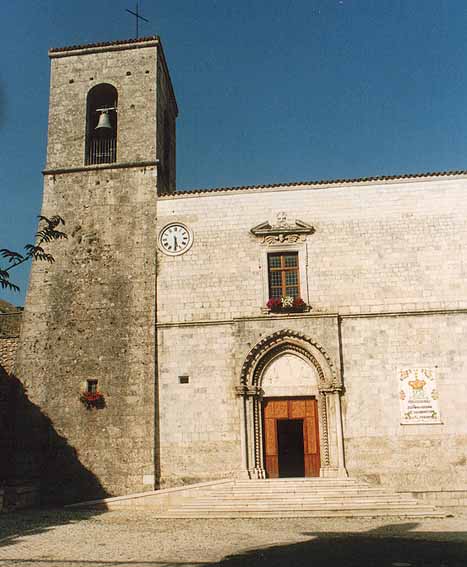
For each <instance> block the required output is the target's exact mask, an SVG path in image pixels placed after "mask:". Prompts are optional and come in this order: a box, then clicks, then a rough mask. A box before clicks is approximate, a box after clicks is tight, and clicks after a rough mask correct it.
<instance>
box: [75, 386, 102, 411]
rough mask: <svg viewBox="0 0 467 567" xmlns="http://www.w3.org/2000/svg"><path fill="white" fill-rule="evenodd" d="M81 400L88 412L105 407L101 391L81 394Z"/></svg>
mask: <svg viewBox="0 0 467 567" xmlns="http://www.w3.org/2000/svg"><path fill="white" fill-rule="evenodd" d="M79 399H80V400H81V402H82V403H83V404H84V406H85V407H86V409H88V410H90V409H102V408H104V407H105V398H104V394H103V393H102V392H99V390H95V391H85V392H81V394H80V397H79Z"/></svg>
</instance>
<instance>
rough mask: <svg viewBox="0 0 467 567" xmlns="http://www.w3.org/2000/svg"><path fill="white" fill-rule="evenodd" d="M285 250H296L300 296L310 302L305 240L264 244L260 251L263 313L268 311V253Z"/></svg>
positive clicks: (283, 251) (284, 251)
mask: <svg viewBox="0 0 467 567" xmlns="http://www.w3.org/2000/svg"><path fill="white" fill-rule="evenodd" d="M287 252H298V281H299V288H300V297H301V298H302V299H303V301H304V302H305V303H307V304H309V303H310V300H309V288H308V244H307V242H295V243H293V244H284V243H282V244H279V245H277V244H276V245H267V246H264V248H263V250H262V251H261V257H260V266H261V275H262V288H263V289H262V291H263V294H262V295H263V298H262V299H263V300H262V305H261V308H262V311H263V312H264V313H267V312H269V309H267V307H266V303H267V302H268V301H269V299H270V296H269V270H268V266H269V264H268V255H269V254H276V253H287Z"/></svg>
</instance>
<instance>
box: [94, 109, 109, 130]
mask: <svg viewBox="0 0 467 567" xmlns="http://www.w3.org/2000/svg"><path fill="white" fill-rule="evenodd" d="M100 128H107V129H109V130H112V124H111V123H110V118H109V111H108V110H102V111H101V114H100V116H99V122H98V123H97V126H96V128H95V129H96V130H99V129H100Z"/></svg>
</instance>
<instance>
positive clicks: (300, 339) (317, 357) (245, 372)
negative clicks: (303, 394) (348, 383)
mask: <svg viewBox="0 0 467 567" xmlns="http://www.w3.org/2000/svg"><path fill="white" fill-rule="evenodd" d="M286 352H290V353H292V354H297V355H298V356H301V357H303V358H306V359H307V360H308V361H309V362H310V364H312V365H313V366H314V367H315V368H316V371H317V373H318V377H319V380H318V388H319V390H320V391H336V390H340V389H342V383H341V378H340V373H339V372H338V371H337V369H336V367H335V365H334V364H333V362H332V360H331V358H330V356H329V355H328V354H327V352H326V351H325V350H324V348H323V347H322V346H321V345H320V344H318V343H317V342H316V341H314V340H313V339H311V338H310V337H308V336H307V335H305V334H304V333H300V332H299V331H293V330H291V329H282V330H280V331H277V332H275V333H273V334H272V335H268V336H266V337H264V338H263V339H261V340H260V341H259V342H258V343H257V344H256V345H255V346H254V347H253V348H252V349H251V350H250V352H249V353H248V355H247V357H246V359H245V362H244V364H243V366H242V371H241V376H240V383H241V384H242V385H243V386H246V387H247V388H249V389H251V388H258V387H261V379H262V375H263V371H264V369H265V367H266V366H267V365H268V364H269V363H270V362H271V361H272V360H274V359H275V358H276V357H277V356H280V355H281V354H284V353H286Z"/></svg>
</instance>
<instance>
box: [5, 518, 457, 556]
mask: <svg viewBox="0 0 467 567" xmlns="http://www.w3.org/2000/svg"><path fill="white" fill-rule="evenodd" d="M454 514H455V516H454V517H451V518H446V519H442V520H434V519H433V520H413V521H411V520H401V519H397V518H391V519H386V520H381V519H378V520H376V519H375V520H370V519H368V520H343V519H341V520H330V519H283V520H281V519H277V520H272V519H267V520H262V519H258V520H255V519H247V520H158V519H157V517H156V515H155V514H154V513H151V512H147V511H138V510H137V511H128V510H122V511H113V512H96V511H83V510H79V511H76V510H75V511H63V510H59V511H57V510H47V511H45V510H42V511H40V510H39V511H30V512H20V513H15V514H2V515H0V566H1V567H4V566H24V567H26V566H28V567H29V566H32V565H34V566H37V567H111V566H118V567H127V566H128V567H166V566H167V567H169V566H177V567H190V566H195V565H196V566H200V565H210V566H213V567H240V566H242V567H252V566H256V565H258V566H263V567H276V566H281V567H285V566H286V567H294V566H298V565H300V566H301V565H303V566H305V565H306V566H308V567H321V566H326V567H357V566H358V567H409V565H410V567H461V566H462V567H467V510H465V511H463V512H460V513H459V512H454Z"/></svg>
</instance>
